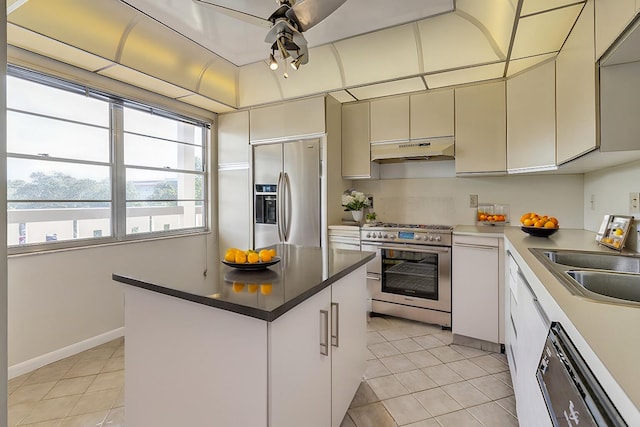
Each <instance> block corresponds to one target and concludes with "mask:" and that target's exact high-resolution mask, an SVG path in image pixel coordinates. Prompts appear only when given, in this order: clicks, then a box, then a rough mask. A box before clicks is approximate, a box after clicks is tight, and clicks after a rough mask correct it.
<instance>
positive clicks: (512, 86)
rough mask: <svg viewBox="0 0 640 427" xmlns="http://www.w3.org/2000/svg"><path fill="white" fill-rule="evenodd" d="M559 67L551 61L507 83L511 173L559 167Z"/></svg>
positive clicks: (508, 144)
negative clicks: (557, 97) (557, 161)
mask: <svg viewBox="0 0 640 427" xmlns="http://www.w3.org/2000/svg"><path fill="white" fill-rule="evenodd" d="M555 81H556V66H555V62H553V61H551V62H547V63H546V64H543V65H541V66H538V67H535V68H533V69H531V70H529V71H525V72H523V73H521V74H519V75H517V76H515V77H513V78H512V79H509V80H508V81H507V170H508V171H509V172H526V171H531V170H535V169H544V168H555V165H556V85H555Z"/></svg>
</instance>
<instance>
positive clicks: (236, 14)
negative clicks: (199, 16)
mask: <svg viewBox="0 0 640 427" xmlns="http://www.w3.org/2000/svg"><path fill="white" fill-rule="evenodd" d="M193 1H194V2H195V3H197V4H201V5H204V6H206V7H209V8H211V9H213V10H215V11H216V12H219V13H222V14H223V15H227V16H230V17H232V18H236V19H239V20H241V21H245V22H248V23H250V24H253V25H258V26H260V27H264V28H271V27H272V26H273V23H272V22H271V21H269V20H267V19H264V18H261V17H259V16H255V15H251V14H250V13H245V12H240V11H239V10H235V9H231V8H228V7H225V6H220V5H218V4H215V3H211V2H208V1H205V0H193Z"/></svg>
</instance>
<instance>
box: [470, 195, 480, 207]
mask: <svg viewBox="0 0 640 427" xmlns="http://www.w3.org/2000/svg"><path fill="white" fill-rule="evenodd" d="M469 207H470V208H477V207H478V195H477V194H469Z"/></svg>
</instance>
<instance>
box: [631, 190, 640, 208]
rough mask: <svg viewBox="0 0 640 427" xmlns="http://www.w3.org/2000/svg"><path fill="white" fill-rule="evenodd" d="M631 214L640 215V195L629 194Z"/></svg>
mask: <svg viewBox="0 0 640 427" xmlns="http://www.w3.org/2000/svg"><path fill="white" fill-rule="evenodd" d="M629 212H630V213H640V193H634V192H631V193H629Z"/></svg>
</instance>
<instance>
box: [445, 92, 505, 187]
mask: <svg viewBox="0 0 640 427" xmlns="http://www.w3.org/2000/svg"><path fill="white" fill-rule="evenodd" d="M455 105H456V108H455V109H456V114H455V135H456V174H471V173H492V174H495V173H504V172H505V171H506V163H507V160H506V158H507V141H506V134H507V129H506V127H507V124H506V120H507V119H506V99H505V83H504V82H496V83H487V84H482V85H476V86H469V87H463V88H460V89H456V90H455Z"/></svg>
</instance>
